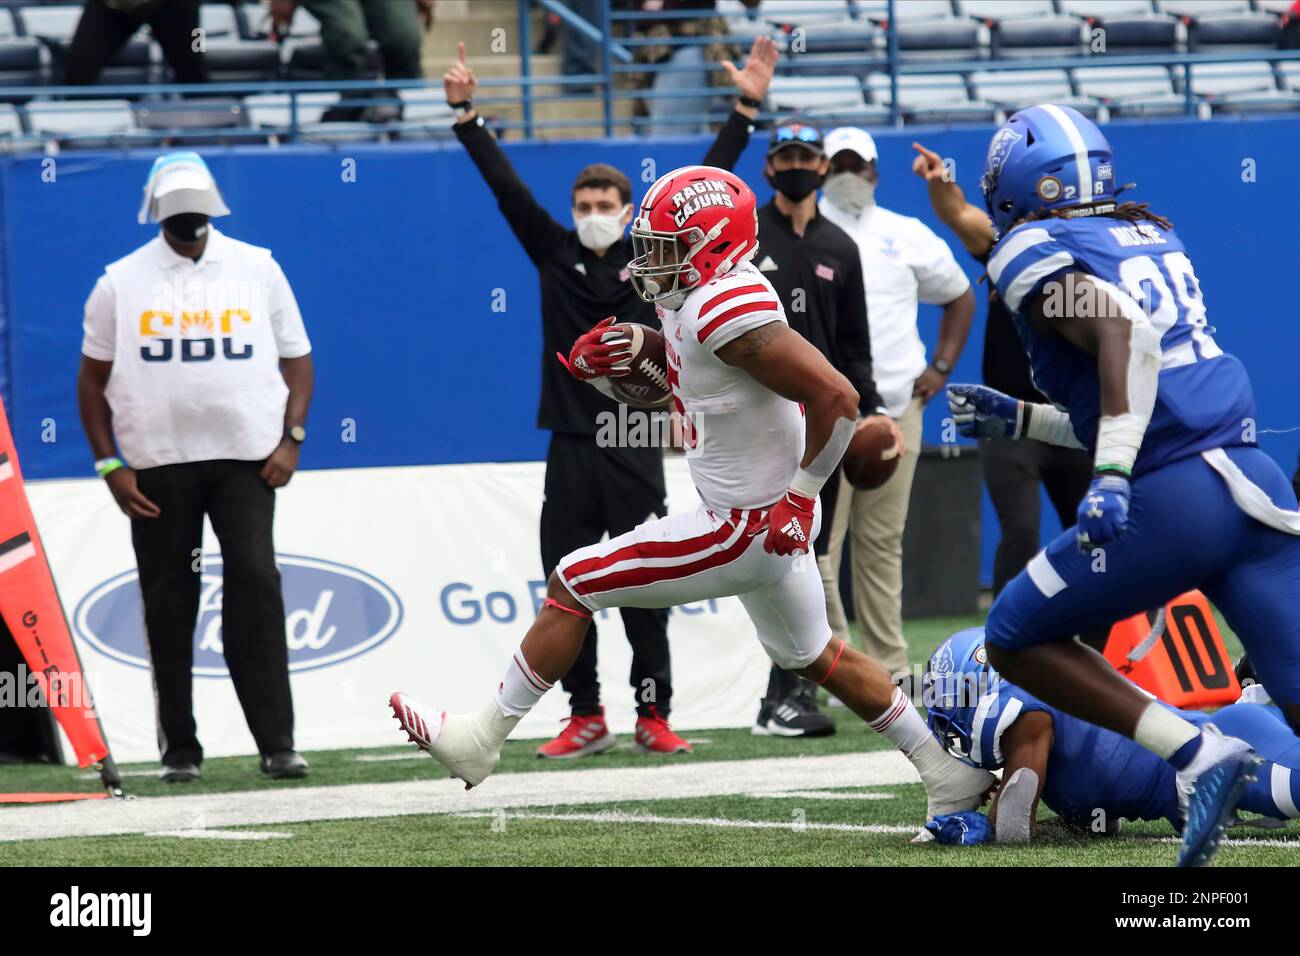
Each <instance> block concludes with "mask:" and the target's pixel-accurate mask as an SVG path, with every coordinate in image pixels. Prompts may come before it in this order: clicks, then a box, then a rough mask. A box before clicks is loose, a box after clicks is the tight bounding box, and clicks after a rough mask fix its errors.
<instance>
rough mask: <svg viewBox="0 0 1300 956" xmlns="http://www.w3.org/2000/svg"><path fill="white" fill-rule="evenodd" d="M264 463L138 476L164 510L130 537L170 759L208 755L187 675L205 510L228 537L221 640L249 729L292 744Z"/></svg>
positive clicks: (274, 744)
mask: <svg viewBox="0 0 1300 956" xmlns="http://www.w3.org/2000/svg"><path fill="white" fill-rule="evenodd" d="M261 468H262V462H260V461H233V460H220V461H198V462H188V463H185V464H180V465H163V466H161V467H158V468H145V469H142V470H140V471H138V472H137V473H136V476H137V478H138V480H139V484H140V490H141V491H142V492H143V493H144V494H145V496H146V497H148V498H149V499H151V500H152V501H153V502H154V504H156V505H157V506H158V508H159V509H160V511H161V512H162V513H161V514H160V515H159V516H158V517H157V518H134V519H132V521H131V542H132V544H134V545H135V557H136V563H137V564H138V566H139V568H140V591H141V594H142V595H143V597H144V620H145V631H146V633H147V634H148V638H149V657H150V660H151V661H152V662H153V681H154V693H155V694H156V696H157V706H158V745H159V749H160V750H161V751H162V759H163V763H165V764H180V763H196V764H197V763H201V762H202V760H203V748H202V746H200V744H199V739H198V735H197V733H196V730H195V725H194V700H193V693H192V690H193V688H192V678H191V675H190V671H191V669H192V667H193V664H194V625H195V621H196V619H197V618H198V613H199V583H200V581H199V571H198V570H197V568H198V564H197V560H196V559H197V557H198V555H199V554H201V553H202V548H203V515H204V514H205V513H206V514H207V516H208V517H209V518H210V519H211V521H212V529H213V530H214V531H215V532H216V533H217V540H218V541H219V542H220V543H221V558H222V564H223V566H224V572H223V583H222V608H221V641H222V647H223V650H224V653H225V657H226V665H227V667H229V669H230V679H231V681H232V682H233V683H234V685H235V694H236V695H237V696H238V697H239V703H240V706H241V707H243V709H244V717H245V719H247V721H248V729H249V730H250V731H252V734H253V739H254V740H255V741H256V742H257V749H258V751H259V752H261V753H262V754H272V753H276V752H278V751H281V750H292V749H293V699H292V697H291V696H290V692H289V650H288V644H287V642H286V640H285V632H284V598H283V596H282V595H281V593H280V572H279V569H277V568H276V566H275V545H274V543H273V542H272V537H271V524H272V521H273V519H274V516H275V491H274V490H273V489H272V488H270V487H269V486H268V485H267V484H266V482H264V481H263V480H262V479H261V477H260V476H259V474H258V473H259V472H260V471H261Z"/></svg>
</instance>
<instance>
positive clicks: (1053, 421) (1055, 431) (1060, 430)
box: [1024, 403, 1083, 448]
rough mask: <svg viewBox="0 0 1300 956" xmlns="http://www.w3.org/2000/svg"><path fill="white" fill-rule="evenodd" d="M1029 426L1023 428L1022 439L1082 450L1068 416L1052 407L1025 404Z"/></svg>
mask: <svg viewBox="0 0 1300 956" xmlns="http://www.w3.org/2000/svg"><path fill="white" fill-rule="evenodd" d="M1025 411H1026V412H1028V413H1029V424H1028V425H1027V426H1026V427H1025V432H1024V437H1025V438H1032V439H1034V440H1035V441H1041V442H1045V443H1046V444H1048V445H1060V446H1061V447H1062V448H1082V447H1083V445H1082V444H1080V443H1079V439H1078V438H1076V437H1075V435H1074V429H1073V428H1072V427H1070V416H1069V415H1067V414H1066V413H1065V412H1063V411H1061V410H1060V409H1059V408H1057V407H1056V406H1054V405H1039V404H1028V403H1027V404H1026V405H1025Z"/></svg>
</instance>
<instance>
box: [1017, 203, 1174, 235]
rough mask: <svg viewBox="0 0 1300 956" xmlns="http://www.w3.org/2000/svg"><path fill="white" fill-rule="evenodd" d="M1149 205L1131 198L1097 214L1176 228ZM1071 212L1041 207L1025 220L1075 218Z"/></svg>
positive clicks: (1167, 229) (1166, 227) (1168, 228)
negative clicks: (1108, 210)
mask: <svg viewBox="0 0 1300 956" xmlns="http://www.w3.org/2000/svg"><path fill="white" fill-rule="evenodd" d="M1148 205H1149V204H1148V203H1144V202H1142V203H1139V202H1133V201H1132V200H1131V199H1130V200H1129V201H1128V202H1122V203H1120V204H1119V205H1117V206H1116V207H1115V208H1114V209H1112V210H1111V211H1110V212H1103V213H1098V214H1097V215H1099V216H1106V217H1108V218H1111V219H1122V220H1124V221H1125V222H1151V223H1155V224H1156V225H1157V226H1159V227H1160V228H1161V229H1163V230H1165V231H1166V232H1168V231H1169V230H1170V229H1173V228H1174V224H1173V223H1172V222H1170V221H1169V220H1168V219H1166V218H1165V217H1164V216H1161V215H1159V214H1157V213H1154V212H1152V211H1151V210H1150V209H1149V208H1148ZM1073 208H1074V209H1078V208H1079V207H1077V206H1075V207H1073ZM1069 213H1070V210H1066V209H1040V210H1038V211H1037V212H1032V213H1030V214H1029V215H1028V216H1026V217H1025V220H1026V221H1029V220H1035V219H1072V218H1075V217H1073V216H1071V215H1070V214H1069ZM1076 215H1077V214H1076Z"/></svg>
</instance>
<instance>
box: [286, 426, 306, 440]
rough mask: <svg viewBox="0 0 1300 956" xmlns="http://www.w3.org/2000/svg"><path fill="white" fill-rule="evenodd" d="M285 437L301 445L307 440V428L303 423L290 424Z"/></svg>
mask: <svg viewBox="0 0 1300 956" xmlns="http://www.w3.org/2000/svg"><path fill="white" fill-rule="evenodd" d="M284 437H285V438H288V439H289V440H290V441H292V442H294V444H297V445H301V444H302V443H303V442H305V441H306V440H307V429H305V428H303V427H302V426H301V425H290V426H289V428H288V429H287V430H286V431H285V433H284Z"/></svg>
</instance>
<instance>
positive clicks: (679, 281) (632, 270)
mask: <svg viewBox="0 0 1300 956" xmlns="http://www.w3.org/2000/svg"><path fill="white" fill-rule="evenodd" d="M727 222H728V220H727V219H721V220H719V221H718V222H717V223H715V224H714V226H713V228H712V229H710V230H709V231H708V232H707V233H706V232H704V231H703V230H702V229H700V228H699V227H698V226H689V227H687V228H686V229H677V230H656V229H652V228H651V227H650V222H649V220H648V219H647V218H645V217H644V216H639V217H637V219H635V220H634V221H633V223H632V256H633V258H632V261H631V262H629V263H628V264H627V268H628V273H629V274H630V277H631V280H632V287H633V288H634V289H636V293H637V295H639V296H640V297H641V298H642V299H644V300H645V301H646V302H653V303H655V304H657V305H662V306H663V307H664V308H666V309H678V308H681V305H682V303H683V302H684V301H686V296H687V295H688V294H689V293H690V291H691V290H692V289H693V288H695V286H697V285H699V283H700V279H701V276H700V271H699V270H698V269H697V268H696V267H695V266H694V264H693V263H692V260H693V259H694V258H695V256H696V255H697V254H698V253H699V252H700V251H702V250H703V249H704V247H705V246H707V245H708V244H709V243H710V242H712V241H713V240H714V239H716V238H717V237H718V236H719V235H721V233H722V230H723V228H724V227H725V226H726V225H727ZM724 266H725V268H723V267H720V268H719V269H718V270H717V271H716V272H715V273H714V275H715V276H718V275H723V274H725V272H726V271H727V269H729V268H730V262H729V261H727V262H724Z"/></svg>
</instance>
